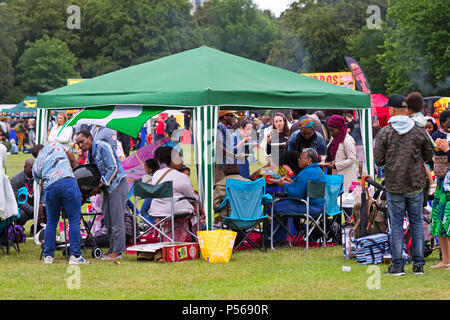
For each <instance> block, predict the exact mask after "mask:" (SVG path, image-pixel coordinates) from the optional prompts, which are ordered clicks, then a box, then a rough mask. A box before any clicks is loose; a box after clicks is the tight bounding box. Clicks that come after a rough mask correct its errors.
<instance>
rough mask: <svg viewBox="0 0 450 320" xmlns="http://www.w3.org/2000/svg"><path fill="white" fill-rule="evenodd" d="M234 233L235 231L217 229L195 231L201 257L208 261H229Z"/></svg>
mask: <svg viewBox="0 0 450 320" xmlns="http://www.w3.org/2000/svg"><path fill="white" fill-rule="evenodd" d="M236 235H237V232H234V231H231V230H219V229H216V230H210V231H199V232H197V236H198V244H199V246H200V251H201V253H202V257H203V259H204V260H205V261H208V262H209V263H214V262H228V261H230V259H231V254H232V253H233V246H234V240H235V239H236Z"/></svg>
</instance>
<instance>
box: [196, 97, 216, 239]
mask: <svg viewBox="0 0 450 320" xmlns="http://www.w3.org/2000/svg"><path fill="white" fill-rule="evenodd" d="M218 114H219V107H218V106H200V107H196V108H194V111H193V127H194V134H195V139H194V142H195V145H194V148H195V161H196V164H197V177H198V179H197V180H198V188H199V194H200V201H201V202H202V204H203V207H204V209H205V212H206V226H207V229H208V230H212V228H213V217H214V208H213V191H214V155H215V143H216V128H217V121H218Z"/></svg>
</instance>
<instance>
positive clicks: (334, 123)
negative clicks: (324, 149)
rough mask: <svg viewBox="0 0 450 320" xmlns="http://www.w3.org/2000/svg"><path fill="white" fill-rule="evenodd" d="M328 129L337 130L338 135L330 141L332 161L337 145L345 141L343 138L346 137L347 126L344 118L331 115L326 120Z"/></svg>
mask: <svg viewBox="0 0 450 320" xmlns="http://www.w3.org/2000/svg"><path fill="white" fill-rule="evenodd" d="M327 124H328V127H333V128H336V129H339V134H338V135H337V136H336V137H334V138H333V140H332V141H331V146H330V149H331V160H332V161H334V158H335V157H336V152H337V150H338V148H339V144H341V143H343V142H344V140H345V136H346V135H347V124H346V123H345V118H344V117H343V116H339V115H336V114H335V115H332V116H331V117H330V119H328V122H327Z"/></svg>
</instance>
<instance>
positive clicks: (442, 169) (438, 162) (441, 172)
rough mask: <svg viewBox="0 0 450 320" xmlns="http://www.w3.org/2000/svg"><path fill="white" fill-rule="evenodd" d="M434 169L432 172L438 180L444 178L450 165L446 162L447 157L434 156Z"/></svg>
mask: <svg viewBox="0 0 450 320" xmlns="http://www.w3.org/2000/svg"><path fill="white" fill-rule="evenodd" d="M433 162H434V167H433V172H434V174H435V175H436V177H438V178H444V177H445V175H446V174H447V171H448V167H449V165H450V163H449V162H448V158H447V155H443V156H434V157H433Z"/></svg>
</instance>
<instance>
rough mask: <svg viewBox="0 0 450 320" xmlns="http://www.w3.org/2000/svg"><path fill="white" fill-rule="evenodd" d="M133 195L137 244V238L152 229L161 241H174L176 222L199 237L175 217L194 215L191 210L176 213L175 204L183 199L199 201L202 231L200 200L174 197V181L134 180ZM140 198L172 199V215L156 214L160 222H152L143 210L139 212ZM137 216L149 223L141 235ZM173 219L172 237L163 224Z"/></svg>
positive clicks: (198, 226) (198, 223)
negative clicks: (149, 182)
mask: <svg viewBox="0 0 450 320" xmlns="http://www.w3.org/2000/svg"><path fill="white" fill-rule="evenodd" d="M133 189H134V191H133V195H134V244H135V245H136V242H137V239H139V238H141V237H142V236H143V235H144V234H146V233H148V232H150V231H151V230H156V231H157V232H158V233H159V235H160V239H161V241H162V240H163V238H167V239H168V240H169V241H170V242H174V235H175V224H176V225H177V227H180V228H182V229H184V230H185V231H187V232H188V233H189V234H190V235H191V236H192V237H194V238H195V239H198V237H197V235H196V234H194V233H193V232H192V230H189V229H186V228H185V226H184V225H182V224H181V223H179V222H178V221H176V220H175V218H184V217H189V216H191V215H192V213H191V212H183V213H174V206H175V202H178V201H182V200H188V201H189V202H195V203H197V206H196V207H197V210H196V212H195V214H196V216H197V231H200V214H199V210H198V208H199V203H198V200H197V199H195V198H191V197H182V198H179V199H176V200H175V199H174V197H173V184H172V181H166V182H163V183H161V184H158V185H156V186H155V185H151V184H147V183H144V182H142V181H134V182H133ZM139 198H140V199H145V198H164V199H165V198H167V200H168V201H170V215H169V216H165V217H160V216H154V217H155V218H161V220H160V221H159V222H155V223H153V222H151V221H150V220H149V219H148V218H149V217H150V216H148V215H147V216H146V215H144V213H143V212H140V213H137V209H136V204H137V201H138V200H139ZM137 217H139V218H140V219H141V220H142V221H143V222H144V223H145V224H146V225H148V228H147V229H146V230H144V231H143V232H142V233H141V234H140V235H137V234H136V225H137ZM169 220H171V222H172V227H171V230H172V237H170V236H169V235H167V234H166V233H165V232H164V230H163V229H162V224H163V223H165V222H166V221H169Z"/></svg>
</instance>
